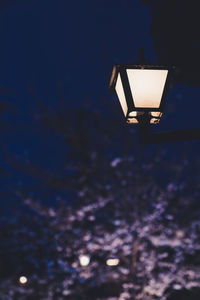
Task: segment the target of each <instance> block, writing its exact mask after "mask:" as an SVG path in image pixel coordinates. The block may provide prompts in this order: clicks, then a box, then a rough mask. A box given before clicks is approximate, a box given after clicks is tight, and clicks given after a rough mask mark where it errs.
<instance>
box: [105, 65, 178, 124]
mask: <svg viewBox="0 0 200 300" xmlns="http://www.w3.org/2000/svg"><path fill="white" fill-rule="evenodd" d="M173 71H174V68H173V67H172V68H170V67H166V66H157V65H150V64H126V65H117V66H114V68H113V72H112V76H111V80H110V90H111V91H115V92H116V94H117V96H118V99H119V102H120V104H121V107H122V110H123V113H124V116H125V118H126V122H127V123H133V124H141V123H144V122H145V123H149V124H157V123H159V121H160V118H161V116H162V114H163V109H164V104H165V100H166V96H167V93H168V92H169V90H170V87H171V84H172V78H173Z"/></svg>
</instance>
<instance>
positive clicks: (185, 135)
mask: <svg viewBox="0 0 200 300" xmlns="http://www.w3.org/2000/svg"><path fill="white" fill-rule="evenodd" d="M139 139H140V141H141V143H143V144H158V143H167V142H179V141H189V140H199V139H200V129H186V130H176V131H166V132H153V133H151V132H150V131H149V126H147V127H146V128H145V127H144V126H141V127H140V133H139Z"/></svg>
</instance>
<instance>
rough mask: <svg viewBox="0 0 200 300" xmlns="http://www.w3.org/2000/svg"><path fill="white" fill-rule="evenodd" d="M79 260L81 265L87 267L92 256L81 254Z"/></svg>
mask: <svg viewBox="0 0 200 300" xmlns="http://www.w3.org/2000/svg"><path fill="white" fill-rule="evenodd" d="M79 262H80V265H81V266H83V267H86V266H88V265H89V263H90V257H89V256H88V255H80V256H79Z"/></svg>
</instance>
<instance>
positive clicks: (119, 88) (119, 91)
mask: <svg viewBox="0 0 200 300" xmlns="http://www.w3.org/2000/svg"><path fill="white" fill-rule="evenodd" d="M115 90H116V93H117V96H118V98H119V102H120V104H121V107H122V110H123V112H124V115H125V116H126V114H127V111H128V107H127V104H126V98H125V95H124V89H123V86H122V81H121V76H120V74H118V77H117V82H116V86H115Z"/></svg>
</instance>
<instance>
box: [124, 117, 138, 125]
mask: <svg viewBox="0 0 200 300" xmlns="http://www.w3.org/2000/svg"><path fill="white" fill-rule="evenodd" d="M127 123H132V124H137V123H138V120H137V119H136V118H128V119H127Z"/></svg>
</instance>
